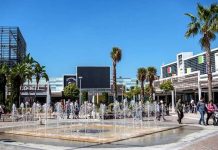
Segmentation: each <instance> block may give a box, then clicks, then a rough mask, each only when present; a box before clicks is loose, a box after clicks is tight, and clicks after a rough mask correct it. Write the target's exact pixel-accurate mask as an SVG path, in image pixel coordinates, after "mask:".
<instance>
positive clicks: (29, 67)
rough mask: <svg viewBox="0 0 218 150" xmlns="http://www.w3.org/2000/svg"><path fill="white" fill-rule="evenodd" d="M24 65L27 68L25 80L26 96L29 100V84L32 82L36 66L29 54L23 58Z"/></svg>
mask: <svg viewBox="0 0 218 150" xmlns="http://www.w3.org/2000/svg"><path fill="white" fill-rule="evenodd" d="M23 62H24V63H26V66H27V68H26V69H27V74H26V79H27V82H28V96H29V99H30V87H29V85H30V82H32V77H33V75H34V70H33V68H34V66H35V65H36V63H37V62H36V61H35V60H34V59H33V57H31V56H30V54H28V55H27V56H26V57H25V58H24V61H23Z"/></svg>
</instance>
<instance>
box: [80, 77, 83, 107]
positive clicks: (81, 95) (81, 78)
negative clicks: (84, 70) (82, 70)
mask: <svg viewBox="0 0 218 150" xmlns="http://www.w3.org/2000/svg"><path fill="white" fill-rule="evenodd" d="M82 78H83V77H82V76H80V77H79V89H80V90H79V105H80V106H81V96H82V95H81V94H82V92H81V81H82Z"/></svg>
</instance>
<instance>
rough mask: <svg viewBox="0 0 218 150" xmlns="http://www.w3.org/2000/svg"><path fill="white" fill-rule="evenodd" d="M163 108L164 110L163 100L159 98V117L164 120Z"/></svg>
mask: <svg viewBox="0 0 218 150" xmlns="http://www.w3.org/2000/svg"><path fill="white" fill-rule="evenodd" d="M165 110H166V109H165V105H164V103H163V101H162V100H161V101H160V116H159V118H160V119H161V118H163V121H166V119H165V118H164V115H165Z"/></svg>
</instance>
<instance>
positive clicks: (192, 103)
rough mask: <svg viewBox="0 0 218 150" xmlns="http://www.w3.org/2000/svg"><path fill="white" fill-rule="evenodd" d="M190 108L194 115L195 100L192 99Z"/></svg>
mask: <svg viewBox="0 0 218 150" xmlns="http://www.w3.org/2000/svg"><path fill="white" fill-rule="evenodd" d="M190 108H191V113H194V111H195V101H194V100H193V99H191V102H190Z"/></svg>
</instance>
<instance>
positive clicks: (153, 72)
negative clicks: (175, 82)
mask: <svg viewBox="0 0 218 150" xmlns="http://www.w3.org/2000/svg"><path fill="white" fill-rule="evenodd" d="M156 76H157V69H156V68H155V67H148V68H147V81H148V82H149V97H150V100H153V93H154V87H153V82H154V80H155V78H156Z"/></svg>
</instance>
